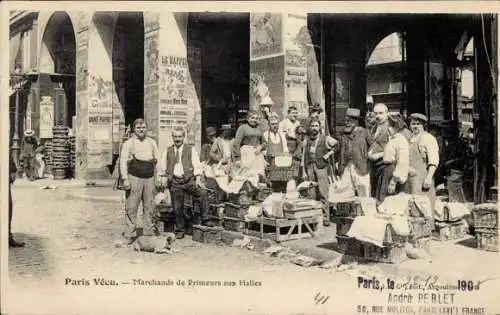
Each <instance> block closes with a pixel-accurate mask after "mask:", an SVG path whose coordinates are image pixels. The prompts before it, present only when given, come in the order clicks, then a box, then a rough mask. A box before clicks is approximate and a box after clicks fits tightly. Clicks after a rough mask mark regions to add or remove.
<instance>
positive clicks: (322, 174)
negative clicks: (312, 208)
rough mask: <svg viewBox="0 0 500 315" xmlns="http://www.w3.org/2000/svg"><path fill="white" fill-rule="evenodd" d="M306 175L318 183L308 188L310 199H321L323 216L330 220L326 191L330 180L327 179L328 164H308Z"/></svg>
mask: <svg viewBox="0 0 500 315" xmlns="http://www.w3.org/2000/svg"><path fill="white" fill-rule="evenodd" d="M306 173H307V177H308V179H309V180H310V181H314V182H317V183H318V186H317V187H314V188H311V189H309V195H310V197H311V198H312V199H314V200H318V201H321V202H322V203H323V204H324V206H323V216H324V217H325V219H326V220H327V221H330V207H329V206H328V192H329V187H330V182H329V181H328V166H327V167H325V168H318V167H317V166H316V164H310V165H307V167H306Z"/></svg>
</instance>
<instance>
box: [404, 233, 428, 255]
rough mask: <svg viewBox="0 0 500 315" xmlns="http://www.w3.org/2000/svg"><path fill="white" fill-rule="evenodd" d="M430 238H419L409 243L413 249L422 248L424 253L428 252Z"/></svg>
mask: <svg viewBox="0 0 500 315" xmlns="http://www.w3.org/2000/svg"><path fill="white" fill-rule="evenodd" d="M431 240H432V237H431V236H425V237H421V238H414V239H412V240H411V241H410V242H409V243H410V244H411V245H413V247H415V248H422V249H424V250H425V251H427V252H428V251H429V247H430V244H431Z"/></svg>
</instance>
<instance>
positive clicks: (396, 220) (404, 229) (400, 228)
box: [391, 215, 410, 236]
mask: <svg viewBox="0 0 500 315" xmlns="http://www.w3.org/2000/svg"><path fill="white" fill-rule="evenodd" d="M391 226H392V228H393V229H394V232H395V233H396V234H397V235H401V236H408V235H410V224H409V223H408V219H407V217H404V216H399V215H398V216H394V217H393V218H392V220H391Z"/></svg>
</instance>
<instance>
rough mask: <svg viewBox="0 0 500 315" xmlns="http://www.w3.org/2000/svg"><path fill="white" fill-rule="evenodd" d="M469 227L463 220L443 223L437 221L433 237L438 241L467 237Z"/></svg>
mask: <svg viewBox="0 0 500 315" xmlns="http://www.w3.org/2000/svg"><path fill="white" fill-rule="evenodd" d="M467 232H468V229H467V227H466V226H465V225H464V224H463V222H462V221H458V222H455V223H442V222H437V223H436V225H435V229H434V231H432V238H433V239H435V240H437V241H441V242H444V241H449V240H456V239H460V238H463V237H465V235H467Z"/></svg>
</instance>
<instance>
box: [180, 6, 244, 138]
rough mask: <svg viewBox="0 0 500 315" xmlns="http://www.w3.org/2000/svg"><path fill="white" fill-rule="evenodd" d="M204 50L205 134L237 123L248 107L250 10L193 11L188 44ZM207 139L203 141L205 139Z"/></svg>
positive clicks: (203, 107)
mask: <svg viewBox="0 0 500 315" xmlns="http://www.w3.org/2000/svg"><path fill="white" fill-rule="evenodd" d="M190 45H195V46H196V45H198V46H199V47H201V54H202V57H201V59H202V62H201V65H202V69H203V71H202V77H201V109H202V130H203V131H202V137H203V139H205V135H204V133H205V129H206V128H207V127H209V126H212V127H214V128H216V129H219V128H220V127H221V125H222V124H228V123H229V124H231V125H232V127H233V128H235V127H236V123H237V118H238V111H239V110H245V109H248V107H249V83H248V82H249V81H248V77H249V71H250V70H249V65H250V14H248V13H197V14H190V19H189V24H188V46H190ZM202 142H204V141H202Z"/></svg>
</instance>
